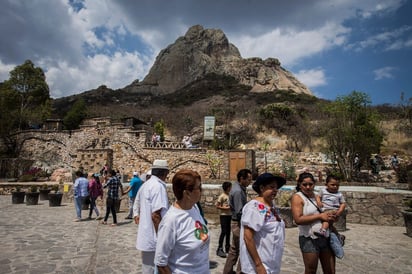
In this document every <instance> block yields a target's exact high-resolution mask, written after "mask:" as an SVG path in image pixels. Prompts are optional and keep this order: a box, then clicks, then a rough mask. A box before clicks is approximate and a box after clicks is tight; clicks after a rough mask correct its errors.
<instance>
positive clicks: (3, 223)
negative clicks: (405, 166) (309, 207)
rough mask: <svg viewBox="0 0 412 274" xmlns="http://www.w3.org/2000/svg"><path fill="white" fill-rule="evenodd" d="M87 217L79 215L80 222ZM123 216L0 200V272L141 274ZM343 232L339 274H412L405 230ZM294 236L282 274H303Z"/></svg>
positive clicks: (354, 228) (214, 263)
mask: <svg viewBox="0 0 412 274" xmlns="http://www.w3.org/2000/svg"><path fill="white" fill-rule="evenodd" d="M103 213H104V212H103ZM87 214H88V213H87V212H86V211H83V215H84V216H83V217H87ZM125 216H126V212H121V213H119V214H118V218H119V219H118V220H119V226H117V227H110V225H102V224H100V223H99V222H98V221H96V220H91V221H82V222H73V220H74V217H75V210H74V206H73V204H64V205H63V206H61V207H49V205H48V201H40V203H39V205H36V206H26V205H25V204H19V205H13V204H11V196H0V273H39V274H40V273H41V274H44V273H140V269H141V268H140V253H139V252H138V251H137V250H136V249H135V240H136V229H137V226H136V225H135V224H134V223H132V222H131V220H125ZM210 220H212V218H210ZM111 221H112V219H111V217H110V218H109V224H110V223H111ZM347 227H348V229H349V230H348V231H346V232H345V233H344V234H345V235H346V239H347V240H346V245H345V257H344V258H343V259H342V260H337V273H353V274H355V273H356V274H359V273H409V274H410V273H412V261H411V259H412V238H409V237H408V236H406V235H405V232H406V230H405V228H404V227H389V226H369V225H359V224H348V225H347ZM209 229H210V232H211V240H212V242H211V246H210V265H211V273H222V269H223V265H224V263H225V259H223V258H220V257H217V256H216V255H215V250H216V248H217V241H218V234H219V227H218V226H217V225H216V224H213V223H212V224H210V225H209ZM297 233H298V231H297V229H296V228H290V229H287V230H286V239H287V240H286V246H285V252H284V256H283V260H282V271H281V272H282V273H303V263H302V259H301V254H300V251H299V247H298V240H297ZM318 273H322V272H321V271H320V270H318ZM193 274H197V273H193Z"/></svg>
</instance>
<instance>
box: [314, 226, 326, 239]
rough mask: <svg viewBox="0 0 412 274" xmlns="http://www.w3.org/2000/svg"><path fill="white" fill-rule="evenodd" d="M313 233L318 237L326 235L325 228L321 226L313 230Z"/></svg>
mask: <svg viewBox="0 0 412 274" xmlns="http://www.w3.org/2000/svg"><path fill="white" fill-rule="evenodd" d="M313 234H315V235H316V236H318V237H326V230H325V229H323V228H321V229H319V231H315V232H313Z"/></svg>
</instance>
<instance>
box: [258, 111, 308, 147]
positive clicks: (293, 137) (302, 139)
mask: <svg viewBox="0 0 412 274" xmlns="http://www.w3.org/2000/svg"><path fill="white" fill-rule="evenodd" d="M259 119H260V123H261V124H262V125H263V126H265V127H266V128H269V129H274V130H276V132H277V133H279V134H285V135H287V136H288V138H289V140H288V148H289V149H291V150H293V151H301V150H302V149H303V148H304V147H305V146H309V147H310V146H311V138H310V132H309V127H308V126H306V124H305V123H308V121H307V119H306V116H305V111H304V110H302V109H295V107H293V106H289V105H287V104H286V103H272V104H268V105H265V106H264V107H262V108H261V109H260V110H259Z"/></svg>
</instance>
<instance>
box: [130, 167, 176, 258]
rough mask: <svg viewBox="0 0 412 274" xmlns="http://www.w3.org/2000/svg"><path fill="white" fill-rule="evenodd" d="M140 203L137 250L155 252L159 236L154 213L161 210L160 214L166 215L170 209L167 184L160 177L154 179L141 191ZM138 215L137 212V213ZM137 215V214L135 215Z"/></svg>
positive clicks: (138, 201) (153, 177) (139, 195)
mask: <svg viewBox="0 0 412 274" xmlns="http://www.w3.org/2000/svg"><path fill="white" fill-rule="evenodd" d="M137 195H138V197H139V198H138V199H136V202H137V203H138V207H136V209H137V208H138V211H139V216H140V220H139V227H138V229H137V239H136V249H138V250H141V251H155V249H156V241H157V235H156V231H155V228H154V225H153V221H152V213H153V212H156V211H158V210H159V209H160V210H161V212H160V214H161V216H162V218H163V216H164V215H165V214H166V212H167V209H168V208H169V200H168V198H167V191H166V184H165V183H164V182H163V181H162V180H160V179H159V178H158V177H156V176H154V175H152V177H151V178H150V179H149V180H148V181H147V182H145V183H144V184H143V185H142V186H141V187H140V189H139V191H138V193H137ZM135 213H137V212H135ZM133 215H135V214H133Z"/></svg>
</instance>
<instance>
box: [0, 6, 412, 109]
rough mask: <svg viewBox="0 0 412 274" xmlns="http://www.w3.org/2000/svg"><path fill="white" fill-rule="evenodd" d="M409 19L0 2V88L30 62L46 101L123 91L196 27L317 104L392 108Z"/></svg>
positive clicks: (411, 29) (405, 71)
mask: <svg viewBox="0 0 412 274" xmlns="http://www.w3.org/2000/svg"><path fill="white" fill-rule="evenodd" d="M410 14H412V0H407V1H405V0H382V1H381V0H362V1H359V0H339V1H337V0H336V1H326V0H322V1H321V0H312V1H307V0H295V1H287V0H285V1H280V0H279V1H273V0H237V1H234V0H208V1H203V0H202V1H200V0H199V1H198V0H168V1H163V0H141V1H134V0H130V1H127V0H123V1H115V0H100V1H94V0H84V1H83V0H70V1H67V0H54V1H49V0H3V1H2V8H1V9H0V31H1V33H2V41H1V43H0V81H3V80H6V79H8V78H9V72H10V71H11V70H12V69H13V68H14V67H15V66H17V65H20V64H22V63H23V62H24V61H25V60H27V59H30V60H32V61H33V62H34V63H35V65H36V66H39V67H41V68H42V69H43V70H44V71H45V73H46V81H47V83H48V84H49V87H50V93H51V96H52V97H53V98H58V97H63V96H68V95H72V94H77V93H81V92H83V91H86V90H89V89H94V88H97V87H98V86H100V85H106V86H108V87H110V88H113V89H117V88H122V87H124V86H126V85H128V84H130V83H131V82H133V81H134V80H136V79H139V80H143V78H144V77H145V76H146V75H147V73H148V71H149V69H150V67H151V66H152V65H153V62H154V60H155V58H156V56H157V55H158V53H159V52H160V50H161V49H163V48H165V47H167V46H168V45H170V44H172V43H174V41H175V40H176V39H177V38H178V37H180V36H182V35H184V34H185V33H186V31H187V30H188V29H189V27H191V26H193V25H197V24H200V25H202V26H203V27H204V28H213V29H221V30H222V31H223V32H224V33H225V34H226V36H227V37H228V39H229V41H230V42H231V43H232V44H234V45H235V46H236V47H237V48H238V49H239V51H240V53H241V55H242V57H244V58H248V57H260V58H262V59H266V58H268V57H273V58H278V59H279V60H280V62H281V63H282V66H283V67H284V68H285V69H287V70H289V71H291V72H292V73H293V74H295V76H296V77H297V78H298V79H299V80H300V81H301V82H303V83H304V84H306V85H307V86H308V87H309V88H310V89H311V91H312V92H313V94H314V95H315V96H317V97H320V98H325V99H330V100H334V99H336V97H337V96H344V95H346V94H348V93H350V92H351V91H353V90H357V91H362V92H365V93H367V94H368V95H369V96H370V97H371V100H372V103H373V104H385V103H388V104H398V103H399V102H400V96H401V92H403V93H404V94H405V96H406V97H407V98H409V97H412V88H411V86H412V77H411V76H410V75H411V71H412V62H411V60H412V19H411V16H410ZM408 15H409V16H408Z"/></svg>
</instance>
